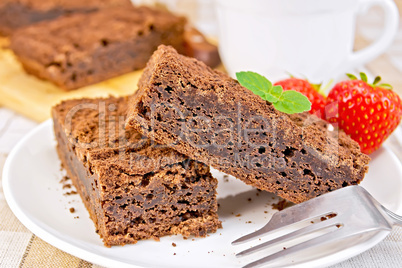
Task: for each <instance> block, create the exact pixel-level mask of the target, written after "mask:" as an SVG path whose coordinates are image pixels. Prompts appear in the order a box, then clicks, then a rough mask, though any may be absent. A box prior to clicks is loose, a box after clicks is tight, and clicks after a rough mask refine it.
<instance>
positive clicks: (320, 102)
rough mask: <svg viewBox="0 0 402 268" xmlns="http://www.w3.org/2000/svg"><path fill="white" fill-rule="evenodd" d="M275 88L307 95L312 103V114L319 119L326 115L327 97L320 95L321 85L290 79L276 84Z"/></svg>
mask: <svg viewBox="0 0 402 268" xmlns="http://www.w3.org/2000/svg"><path fill="white" fill-rule="evenodd" d="M275 86H282V88H283V90H295V91H298V92H300V93H302V94H303V95H305V96H306V97H307V98H308V99H309V101H310V102H311V110H310V113H311V114H316V115H317V116H318V117H322V116H323V115H324V108H325V104H326V100H325V97H324V96H323V95H321V94H320V93H319V89H320V85H314V84H311V83H310V82H309V81H307V80H305V79H300V78H295V77H290V78H287V79H284V80H281V81H278V82H276V83H275Z"/></svg>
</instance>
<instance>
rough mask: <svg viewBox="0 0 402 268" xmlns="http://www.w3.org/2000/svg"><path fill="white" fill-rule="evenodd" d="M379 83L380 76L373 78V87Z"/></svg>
mask: <svg viewBox="0 0 402 268" xmlns="http://www.w3.org/2000/svg"><path fill="white" fill-rule="evenodd" d="M380 81H381V77H380V76H376V77H375V78H374V82H373V85H375V84H377V83H378V82H380Z"/></svg>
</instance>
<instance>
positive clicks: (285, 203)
mask: <svg viewBox="0 0 402 268" xmlns="http://www.w3.org/2000/svg"><path fill="white" fill-rule="evenodd" d="M291 204H292V203H290V202H288V201H286V200H285V199H282V200H280V201H279V202H278V203H274V204H272V209H276V210H279V211H281V210H283V209H285V208H287V207H289V206H290V205H291Z"/></svg>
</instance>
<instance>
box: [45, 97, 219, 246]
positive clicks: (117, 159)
mask: <svg viewBox="0 0 402 268" xmlns="http://www.w3.org/2000/svg"><path fill="white" fill-rule="evenodd" d="M125 112H126V99H124V98H108V99H80V100H68V101H64V102H62V103H61V104H59V105H57V106H55V107H54V108H53V109H52V115H53V121H54V131H55V134H56V139H57V143H58V144H57V152H58V154H59V157H60V159H61V161H62V165H63V167H64V168H65V169H66V170H67V174H68V176H69V177H70V178H71V180H72V182H73V184H74V186H75V187H76V188H77V191H78V192H79V194H80V196H81V198H82V201H83V202H84V204H85V206H86V208H87V210H88V212H89V215H90V217H91V219H92V220H93V222H94V223H95V227H96V230H97V233H99V235H100V236H101V237H102V238H103V242H104V244H105V245H106V246H112V245H124V244H128V243H136V242H137V241H138V240H140V239H148V238H154V239H158V238H159V237H161V236H164V235H170V234H182V235H183V236H184V237H188V236H190V235H194V236H205V235H206V234H207V233H210V232H215V231H216V230H217V228H220V227H221V223H220V221H219V219H218V216H217V213H216V212H217V200H216V187H217V180H216V179H215V178H213V177H212V176H211V173H210V172H209V167H208V166H206V165H204V164H202V163H200V162H197V161H194V160H190V159H189V158H187V157H185V156H184V155H182V154H180V153H177V152H176V151H174V150H172V149H170V148H167V147H166V146H161V145H156V144H152V143H151V141H150V140H149V139H146V138H144V137H142V136H141V135H140V134H139V133H138V132H136V131H132V130H130V131H125V130H124V120H125V116H124V115H125Z"/></svg>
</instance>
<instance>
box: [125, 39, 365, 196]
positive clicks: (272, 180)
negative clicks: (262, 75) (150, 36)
mask: <svg viewBox="0 0 402 268" xmlns="http://www.w3.org/2000/svg"><path fill="white" fill-rule="evenodd" d="M138 86H139V90H138V91H136V93H135V94H134V95H133V96H132V97H131V100H130V104H129V112H128V119H127V123H126V127H127V129H135V130H137V131H139V132H141V133H142V134H144V135H146V136H147V137H149V138H151V139H153V140H155V141H156V142H158V143H160V144H165V145H168V146H170V147H171V148H173V149H175V150H177V151H178V152H180V153H182V154H184V155H186V156H188V157H190V158H192V159H196V160H197V161H200V162H203V163H205V164H207V165H211V166H212V167H214V168H216V169H218V170H221V171H223V172H225V173H227V174H230V175H233V176H235V177H237V178H238V179H240V180H242V181H244V182H245V183H247V184H249V185H253V186H255V187H257V188H258V189H261V190H266V191H269V192H273V193H275V194H277V195H279V196H281V197H283V198H285V199H287V200H289V201H292V202H296V203H299V202H303V201H305V200H308V199H310V198H313V197H316V196H319V195H321V194H323V193H326V192H329V191H332V190H335V189H338V188H341V187H346V186H348V185H355V184H358V183H359V182H360V181H361V180H362V179H363V178H364V175H365V173H366V172H367V170H368V166H367V164H368V162H369V157H368V156H367V155H365V154H363V153H361V152H360V149H359V146H358V144H357V143H356V142H354V141H353V140H351V139H350V137H348V136H347V135H346V134H345V133H344V132H337V131H331V125H329V124H328V123H326V122H325V121H323V120H321V119H319V118H317V117H316V116H314V115H310V114H308V113H302V114H293V115H288V114H284V113H282V112H279V111H277V110H276V109H275V108H274V107H273V105H272V104H271V103H269V102H267V101H264V100H263V99H261V98H260V97H259V96H257V95H255V94H253V93H252V92H251V91H250V90H248V89H246V88H244V87H242V86H241V85H240V84H239V83H238V82H237V81H236V80H234V79H232V78H230V77H229V76H228V75H227V74H224V73H222V72H219V71H216V70H212V69H211V68H209V67H208V66H206V65H205V64H204V63H202V62H200V61H197V60H195V59H192V58H188V57H185V56H182V55H179V54H178V53H177V52H176V51H175V50H174V49H173V48H172V47H167V46H160V47H159V49H158V50H157V51H156V52H155V53H154V54H153V56H152V58H151V59H150V61H149V62H148V64H147V67H146V69H145V71H144V73H143V75H142V77H141V79H140V81H139V83H138Z"/></svg>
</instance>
